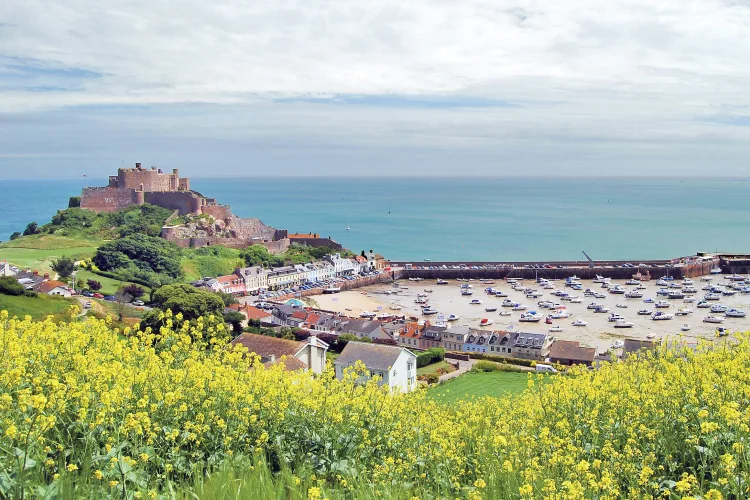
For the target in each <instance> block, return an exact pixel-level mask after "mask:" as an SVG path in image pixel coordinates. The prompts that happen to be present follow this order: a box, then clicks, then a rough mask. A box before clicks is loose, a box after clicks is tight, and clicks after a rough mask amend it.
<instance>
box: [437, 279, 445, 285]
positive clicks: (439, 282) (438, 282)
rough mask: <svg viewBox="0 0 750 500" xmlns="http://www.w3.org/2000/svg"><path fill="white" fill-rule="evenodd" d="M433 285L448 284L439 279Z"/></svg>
mask: <svg viewBox="0 0 750 500" xmlns="http://www.w3.org/2000/svg"><path fill="white" fill-rule="evenodd" d="M435 284H436V285H447V284H448V282H447V281H445V280H441V279H439V280H437V281H436V282H435Z"/></svg>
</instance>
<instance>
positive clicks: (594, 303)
mask: <svg viewBox="0 0 750 500" xmlns="http://www.w3.org/2000/svg"><path fill="white" fill-rule="evenodd" d="M597 307H601V305H599V304H597V303H596V302H592V303H591V304H589V305H587V306H586V309H596V308H597Z"/></svg>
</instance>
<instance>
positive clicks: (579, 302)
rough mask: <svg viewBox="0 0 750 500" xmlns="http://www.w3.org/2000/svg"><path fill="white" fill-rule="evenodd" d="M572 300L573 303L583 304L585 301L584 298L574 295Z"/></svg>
mask: <svg viewBox="0 0 750 500" xmlns="http://www.w3.org/2000/svg"><path fill="white" fill-rule="evenodd" d="M570 302H571V303H573V304H581V303H583V299H581V298H580V297H573V298H572V299H570Z"/></svg>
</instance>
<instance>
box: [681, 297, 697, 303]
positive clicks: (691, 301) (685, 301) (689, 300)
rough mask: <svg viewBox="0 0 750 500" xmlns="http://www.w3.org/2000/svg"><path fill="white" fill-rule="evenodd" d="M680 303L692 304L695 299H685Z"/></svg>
mask: <svg viewBox="0 0 750 500" xmlns="http://www.w3.org/2000/svg"><path fill="white" fill-rule="evenodd" d="M682 301H683V302H684V303H685V304H692V303H693V302H695V299H694V298H692V297H685V298H684V299H682Z"/></svg>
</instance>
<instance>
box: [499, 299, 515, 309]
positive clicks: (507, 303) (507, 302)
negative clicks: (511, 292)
mask: <svg viewBox="0 0 750 500" xmlns="http://www.w3.org/2000/svg"><path fill="white" fill-rule="evenodd" d="M500 305H501V306H503V307H515V306H516V303H515V302H513V301H512V300H510V299H505V300H504V301H503V303H502V304H500Z"/></svg>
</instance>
